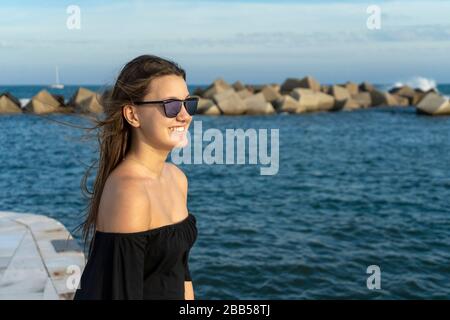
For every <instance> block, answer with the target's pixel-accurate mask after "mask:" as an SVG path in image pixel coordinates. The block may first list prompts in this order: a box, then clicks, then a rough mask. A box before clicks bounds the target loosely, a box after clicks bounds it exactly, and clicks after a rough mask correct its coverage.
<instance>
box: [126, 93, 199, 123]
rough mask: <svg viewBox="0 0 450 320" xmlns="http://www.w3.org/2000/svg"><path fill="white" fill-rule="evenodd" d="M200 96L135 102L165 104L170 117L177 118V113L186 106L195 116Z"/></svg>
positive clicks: (165, 109)
mask: <svg viewBox="0 0 450 320" xmlns="http://www.w3.org/2000/svg"><path fill="white" fill-rule="evenodd" d="M198 100H199V97H189V98H187V99H185V100H179V99H167V100H160V101H137V102H135V103H134V104H136V105H142V104H162V105H163V106H164V113H165V114H166V117H168V118H175V117H176V116H177V114H178V113H179V112H180V111H181V107H182V106H183V104H184V106H185V107H186V110H187V112H188V113H189V114H190V115H191V116H193V115H194V114H195V112H196V111H197V105H198Z"/></svg>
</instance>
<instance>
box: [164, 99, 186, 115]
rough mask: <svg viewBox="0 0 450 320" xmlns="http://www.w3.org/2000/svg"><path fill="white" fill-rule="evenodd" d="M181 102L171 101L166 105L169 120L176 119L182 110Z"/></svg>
mask: <svg viewBox="0 0 450 320" xmlns="http://www.w3.org/2000/svg"><path fill="white" fill-rule="evenodd" d="M181 104H182V102H181V101H169V102H166V103H165V104H164V108H165V111H166V116H167V117H169V118H175V117H176V116H177V114H178V113H179V112H180V109H181Z"/></svg>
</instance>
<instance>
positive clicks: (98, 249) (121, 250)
mask: <svg viewBox="0 0 450 320" xmlns="http://www.w3.org/2000/svg"><path fill="white" fill-rule="evenodd" d="M146 241H147V240H146V237H145V235H143V234H140V233H136V234H132V233H128V234H120V233H100V234H97V235H96V237H95V240H94V248H93V251H92V254H91V256H90V257H89V260H88V262H87V264H86V267H85V269H84V271H83V275H82V277H81V281H80V288H79V289H78V290H77V292H76V294H75V297H74V300H81V299H82V300H86V299H87V300H92V299H108V300H111V299H113V300H142V299H143V295H144V261H145V248H146Z"/></svg>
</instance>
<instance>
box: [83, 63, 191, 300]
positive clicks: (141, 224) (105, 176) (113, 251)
mask: <svg viewBox="0 0 450 320" xmlns="http://www.w3.org/2000/svg"><path fill="white" fill-rule="evenodd" d="M106 97H107V98H105V99H104V101H103V103H102V104H103V107H104V113H105V116H106V118H105V119H104V120H101V121H99V124H98V125H97V128H99V129H100V130H99V133H98V140H99V144H100V145H99V152H100V157H99V165H98V172H97V176H96V180H95V183H94V188H93V191H92V192H89V191H88V192H89V193H91V194H92V196H91V197H90V202H89V206H88V211H87V215H86V220H85V222H84V223H83V224H82V226H83V235H84V238H85V241H87V240H88V238H89V235H90V234H91V235H92V238H91V243H90V249H89V255H88V261H87V264H86V266H85V268H84V271H83V274H82V277H81V281H80V286H79V288H78V290H77V291H76V293H75V296H74V299H75V300H80V299H194V291H193V286H192V279H191V275H190V271H189V266H188V257H189V251H190V249H191V247H192V245H193V244H194V242H195V240H196V238H197V227H196V218H195V216H194V215H193V214H192V213H190V212H189V211H188V210H187V188H188V182H187V179H186V176H185V175H184V173H183V172H182V171H181V170H180V169H179V168H177V167H176V166H175V165H173V164H170V163H168V162H166V158H167V156H168V154H169V152H170V151H171V150H172V149H173V148H174V147H182V146H184V145H186V144H187V138H186V133H187V131H188V128H189V125H190V123H191V121H192V116H193V115H194V114H195V111H196V108H197V103H198V99H197V98H195V97H190V96H189V91H188V88H187V85H186V74H185V71H184V70H183V69H181V68H180V67H179V66H178V65H177V64H176V63H174V62H172V61H168V60H166V59H162V58H160V57H156V56H151V55H144V56H140V57H137V58H135V59H134V60H132V61H130V62H129V63H128V64H126V65H125V67H124V68H123V70H122V71H121V72H120V75H119V77H118V79H117V81H116V83H115V85H114V87H113V89H112V91H111V92H110V93H109V94H108V95H106ZM84 182H86V176H85V177H84Z"/></svg>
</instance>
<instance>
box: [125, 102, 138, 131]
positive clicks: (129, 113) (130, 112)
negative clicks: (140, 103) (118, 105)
mask: <svg viewBox="0 0 450 320" xmlns="http://www.w3.org/2000/svg"><path fill="white" fill-rule="evenodd" d="M122 114H123V116H124V118H125V120H127V122H128V123H129V124H130V125H132V126H133V127H136V128H137V127H139V126H140V122H139V115H138V114H137V111H136V109H135V107H134V106H132V105H130V104H127V105H124V106H123V107H122Z"/></svg>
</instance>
